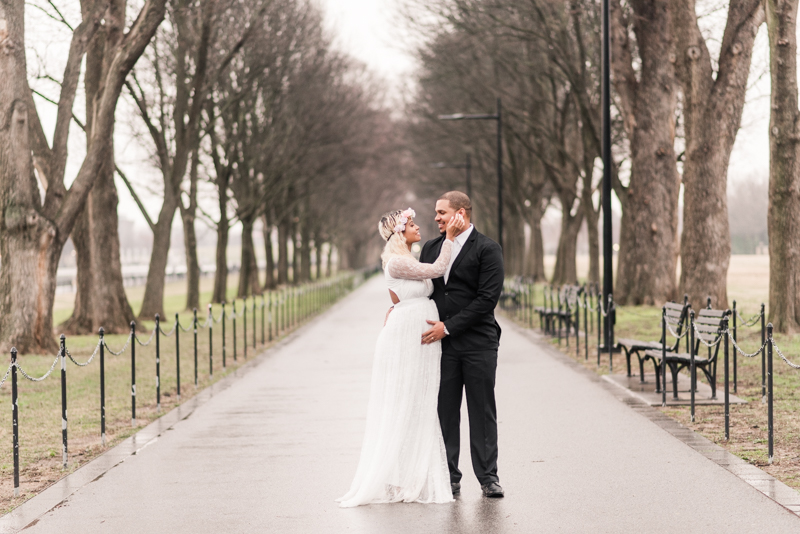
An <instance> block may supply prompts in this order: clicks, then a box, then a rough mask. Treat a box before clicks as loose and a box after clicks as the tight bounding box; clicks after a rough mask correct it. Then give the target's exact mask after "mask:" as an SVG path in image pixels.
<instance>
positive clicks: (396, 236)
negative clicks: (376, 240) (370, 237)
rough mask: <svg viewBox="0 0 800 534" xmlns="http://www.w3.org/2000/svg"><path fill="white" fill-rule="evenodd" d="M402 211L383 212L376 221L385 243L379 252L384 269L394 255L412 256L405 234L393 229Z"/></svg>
mask: <svg viewBox="0 0 800 534" xmlns="http://www.w3.org/2000/svg"><path fill="white" fill-rule="evenodd" d="M403 211H404V210H395V211H390V212H388V213H384V214H383V216H381V220H380V222H378V233H379V234H380V235H381V237H382V238H383V239H384V240H385V241H386V245H385V246H384V247H383V252H382V253H381V263H382V264H383V268H384V269H385V268H386V264H387V263H389V260H390V259H392V258H393V257H394V256H410V257H412V258H413V257H414V256H413V255H412V254H411V251H410V250H409V249H408V243H407V242H406V238H405V236H404V235H403V234H401V233H398V232H395V231H394V228H395V226H397V224H398V223H399V222H400V215H402V213H403ZM411 220H412V219H409V222H410V221H411Z"/></svg>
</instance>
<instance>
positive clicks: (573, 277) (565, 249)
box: [552, 205, 583, 285]
mask: <svg viewBox="0 0 800 534" xmlns="http://www.w3.org/2000/svg"><path fill="white" fill-rule="evenodd" d="M561 209H562V210H563V215H562V216H561V234H560V235H559V236H558V249H557V251H556V266H555V269H554V271H553V278H552V283H553V284H555V285H562V284H574V283H576V282H577V281H578V268H577V253H578V232H579V231H580V229H581V225H582V224H583V210H582V209H579V210H578V211H577V213H576V214H575V215H571V214H570V212H569V205H562V208H561Z"/></svg>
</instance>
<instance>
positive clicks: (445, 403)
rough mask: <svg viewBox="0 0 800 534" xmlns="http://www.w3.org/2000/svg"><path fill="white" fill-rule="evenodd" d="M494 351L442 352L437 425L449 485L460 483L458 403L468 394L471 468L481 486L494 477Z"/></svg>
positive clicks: (495, 470)
mask: <svg viewBox="0 0 800 534" xmlns="http://www.w3.org/2000/svg"><path fill="white" fill-rule="evenodd" d="M496 374H497V350H496V349H494V350H483V351H474V352H468V351H460V352H456V351H453V350H444V351H443V352H442V379H441V384H440V387H439V423H440V424H441V426H442V437H443V438H444V444H445V448H446V449H447V466H448V467H449V468H450V482H459V481H461V471H459V469H458V456H459V451H460V448H461V430H460V423H461V400H462V394H463V392H464V391H466V393H467V411H468V413H469V441H470V453H471V454H470V455H471V456H472V469H473V470H474V471H475V476H476V477H477V478H478V481H479V482H480V483H481V485H484V484H489V483H490V482H499V479H498V478H497V407H496V405H495V400H494V383H495V376H496Z"/></svg>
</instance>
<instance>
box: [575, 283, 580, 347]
mask: <svg viewBox="0 0 800 534" xmlns="http://www.w3.org/2000/svg"><path fill="white" fill-rule="evenodd" d="M580 299H581V296H580V295H576V296H575V357H576V358H580V357H581V300H580Z"/></svg>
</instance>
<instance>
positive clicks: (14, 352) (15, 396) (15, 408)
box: [11, 347, 19, 497]
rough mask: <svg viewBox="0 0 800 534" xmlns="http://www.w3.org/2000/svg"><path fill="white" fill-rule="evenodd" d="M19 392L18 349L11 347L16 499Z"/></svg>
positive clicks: (16, 494)
mask: <svg viewBox="0 0 800 534" xmlns="http://www.w3.org/2000/svg"><path fill="white" fill-rule="evenodd" d="M18 395H19V393H18V391H17V349H16V348H15V347H11V420H12V433H13V438H12V439H13V441H12V447H13V453H14V497H19V401H18Z"/></svg>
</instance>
